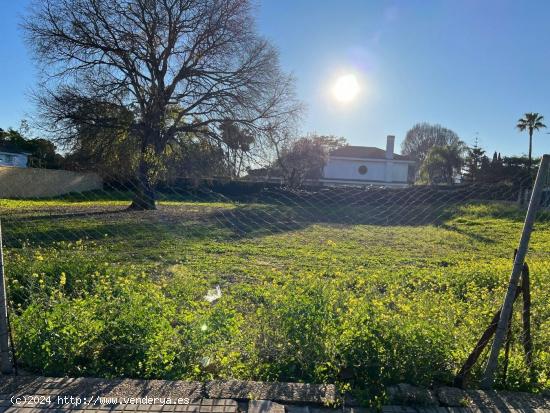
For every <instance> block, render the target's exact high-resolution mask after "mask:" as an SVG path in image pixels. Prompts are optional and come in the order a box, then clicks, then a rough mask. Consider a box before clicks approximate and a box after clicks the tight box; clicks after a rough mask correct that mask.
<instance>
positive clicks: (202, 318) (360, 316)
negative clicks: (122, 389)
mask: <svg viewBox="0 0 550 413" xmlns="http://www.w3.org/2000/svg"><path fill="white" fill-rule="evenodd" d="M544 173H545V175H544V177H545V180H546V181H545V185H544V188H545V189H544V191H543V196H542V201H541V208H540V210H539V212H538V214H537V217H536V222H535V230H534V232H533V235H532V239H531V244H530V248H529V252H528V255H527V259H526V261H527V263H528V264H529V268H530V282H531V301H532V302H531V313H532V315H531V334H532V342H533V349H532V362H531V365H528V363H526V360H525V355H524V353H523V349H522V340H521V336H522V334H523V333H522V331H523V330H522V329H521V317H522V314H521V311H519V310H516V311H514V313H513V318H512V323H511V326H512V327H511V330H510V332H509V333H508V335H507V337H508V338H507V346H508V350H507V351H506V353H505V352H503V353H502V355H501V359H502V360H501V363H500V364H499V370H498V372H497V386H499V387H503V388H511V389H529V390H537V391H540V390H541V389H544V388H548V387H549V386H550V350H549V349H550V304H549V301H548V297H549V296H550V283H549V282H548V280H549V279H550V210H549V209H548V207H549V206H550V179H549V176H550V173H549V172H548V171H546V172H544ZM104 181H105V185H104V187H103V189H100V190H94V191H86V192H82V193H70V194H66V195H62V196H58V197H51V198H39V199H0V217H1V219H2V230H3V244H4V263H5V270H6V286H7V294H8V306H9V307H8V308H9V315H10V327H11V332H12V334H13V344H14V348H15V355H16V361H17V364H18V366H19V368H20V369H24V370H27V371H31V372H36V373H41V374H46V375H92V376H104V377H140V378H169V379H174V378H177V379H197V380H207V379H214V378H229V377H231V378H239V379H256V380H280V381H309V382H336V383H338V384H339V385H340V386H341V389H344V390H346V389H347V390H349V389H351V390H352V391H353V393H354V394H355V396H356V397H358V398H360V399H365V400H367V399H370V400H372V399H373V397H374V396H375V395H377V394H379V393H380V392H381V391H382V390H381V389H382V388H383V386H384V385H387V384H390V383H399V382H409V383H415V384H423V385H434V384H449V383H452V382H453V379H454V377H455V375H456V373H457V372H458V370H459V369H460V367H461V366H462V364H463V363H464V361H465V360H466V358H467V357H468V355H469V354H470V352H471V351H472V349H473V348H474V346H475V344H476V342H477V341H478V339H479V337H480V335H481V334H482V333H483V331H484V330H485V329H486V327H487V326H488V325H489V324H490V322H491V320H492V319H493V317H494V314H495V312H496V311H497V310H498V309H499V306H500V305H501V304H502V299H503V297H504V293H505V291H506V288H507V283H508V277H509V274H510V271H511V268H512V264H513V254H514V248H516V247H517V243H518V240H519V236H520V234H521V229H522V225H523V220H524V217H525V207H524V205H521V202H519V201H520V200H521V199H524V198H525V191H524V190H523V188H522V187H520V186H519V185H514V184H493V185H450V186H412V187H408V188H400V189H389V188H383V187H374V186H355V187H352V186H342V187H321V186H319V187H307V188H301V189H296V188H287V187H284V186H281V185H276V184H268V183H262V182H251V181H246V180H241V181H238V180H232V181H225V182H223V181H219V180H214V181H213V180H203V181H194V182H191V181H189V180H185V179H182V180H176V181H174V182H172V183H170V184H167V183H164V184H159V185H157V188H156V194H157V209H156V210H150V211H135V210H130V209H128V206H129V205H130V203H131V201H132V198H133V196H134V193H135V189H136V188H135V187H134V186H133V185H132V184H131V183H130V182H124V183H122V182H116V180H114V179H109V177H104ZM516 306H517V304H516ZM487 352H488V349H486V350H484V351H483V352H482V355H481V357H480V362H479V363H477V364H476V365H475V366H474V367H473V368H471V371H469V373H470V376H471V377H470V380H471V381H470V382H471V383H472V385H475V383H476V382H478V381H479V379H480V377H481V374H482V371H483V362H484V360H486V358H487Z"/></svg>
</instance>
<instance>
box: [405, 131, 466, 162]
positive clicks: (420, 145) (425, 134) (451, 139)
mask: <svg viewBox="0 0 550 413" xmlns="http://www.w3.org/2000/svg"><path fill="white" fill-rule="evenodd" d="M453 145H463V143H462V141H461V140H460V138H459V137H458V135H457V134H456V133H455V132H453V131H452V130H450V129H447V128H445V127H443V126H441V125H437V124H436V125H432V124H429V123H426V122H423V123H417V124H416V125H414V126H413V127H412V128H411V129H410V130H409V131H408V132H407V135H406V136H405V139H404V140H403V143H402V144H401V152H402V153H403V155H409V156H412V157H413V158H415V159H416V160H417V161H418V162H419V164H421V163H422V162H423V161H424V158H426V156H427V155H428V152H429V151H430V150H431V149H432V148H433V147H434V146H453Z"/></svg>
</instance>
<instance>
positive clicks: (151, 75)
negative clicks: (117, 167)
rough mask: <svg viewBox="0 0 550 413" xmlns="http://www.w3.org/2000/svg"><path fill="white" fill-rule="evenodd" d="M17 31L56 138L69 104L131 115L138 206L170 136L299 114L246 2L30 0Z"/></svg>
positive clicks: (262, 125) (247, 126)
mask: <svg viewBox="0 0 550 413" xmlns="http://www.w3.org/2000/svg"><path fill="white" fill-rule="evenodd" d="M23 27H24V29H25V32H26V36H27V42H28V44H29V45H30V46H31V48H32V50H33V52H34V54H35V56H36V58H37V61H38V62H39V63H40V65H41V67H42V69H43V75H44V83H43V84H44V90H43V91H42V93H41V96H42V98H41V99H40V101H39V102H40V103H41V104H42V106H41V108H42V111H43V114H46V115H48V119H49V121H50V125H51V126H52V130H53V131H54V132H55V133H59V134H62V136H63V137H64V138H65V139H67V140H69V141H70V139H71V133H70V126H71V124H72V123H71V122H70V121H71V116H73V115H74V114H73V113H72V112H71V105H67V104H66V103H67V102H70V101H71V100H76V101H83V100H84V101H100V102H105V103H108V104H111V105H116V106H118V107H123V108H125V109H128V110H130V111H132V112H133V113H134V119H135V121H134V124H133V125H132V128H131V129H132V133H133V136H135V139H137V141H138V144H139V162H138V167H137V171H136V176H135V178H136V188H137V190H136V191H135V196H134V201H133V203H132V207H133V208H135V209H154V208H155V192H154V186H153V184H154V181H153V178H152V176H154V168H155V163H156V161H155V160H156V159H158V158H159V157H160V156H161V155H162V153H163V152H164V151H165V150H166V148H167V145H168V144H169V143H170V141H171V140H172V139H173V138H174V137H175V136H177V134H181V133H193V134H196V135H197V136H203V137H205V138H210V139H221V138H220V136H221V132H220V125H221V124H222V123H223V122H232V123H234V124H235V125H238V126H239V127H240V128H241V129H242V130H246V131H247V132H248V133H250V134H255V135H261V134H262V133H263V132H264V130H266V129H267V128H268V127H272V125H274V124H281V123H283V122H285V121H288V119H292V118H293V117H294V116H296V114H297V113H299V111H300V110H301V106H300V105H299V103H298V102H297V101H296V99H295V97H294V88H293V79H292V78H291V76H289V75H285V74H284V73H283V72H282V71H281V69H280V66H279V62H278V54H277V51H276V50H275V49H274V47H273V46H272V45H271V44H270V43H269V42H268V41H266V40H265V39H263V38H261V37H260V36H259V35H257V34H256V33H255V28H254V21H253V18H252V13H251V4H250V1H249V0H37V1H35V2H34V3H33V4H32V6H31V8H30V13H29V15H28V17H27V18H26V19H25V21H24V23H23ZM67 121H68V123H67ZM67 132H68V133H67Z"/></svg>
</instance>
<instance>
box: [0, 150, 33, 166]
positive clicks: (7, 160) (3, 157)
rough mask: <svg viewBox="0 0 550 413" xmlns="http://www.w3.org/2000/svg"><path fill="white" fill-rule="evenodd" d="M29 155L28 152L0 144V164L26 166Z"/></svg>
mask: <svg viewBox="0 0 550 413" xmlns="http://www.w3.org/2000/svg"><path fill="white" fill-rule="evenodd" d="M29 155H30V154H29V153H26V152H20V151H18V150H16V149H12V148H10V147H5V146H0V166H15V167H18V168H26V167H27V165H28V160H29Z"/></svg>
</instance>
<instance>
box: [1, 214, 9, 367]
mask: <svg viewBox="0 0 550 413" xmlns="http://www.w3.org/2000/svg"><path fill="white" fill-rule="evenodd" d="M0 358H1V360H0V371H1V372H2V374H10V373H11V372H12V365H11V358H10V344H9V331H8V300H7V298H6V278H5V277H4V251H3V246H2V222H1V221H0Z"/></svg>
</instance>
